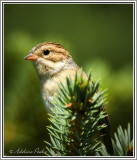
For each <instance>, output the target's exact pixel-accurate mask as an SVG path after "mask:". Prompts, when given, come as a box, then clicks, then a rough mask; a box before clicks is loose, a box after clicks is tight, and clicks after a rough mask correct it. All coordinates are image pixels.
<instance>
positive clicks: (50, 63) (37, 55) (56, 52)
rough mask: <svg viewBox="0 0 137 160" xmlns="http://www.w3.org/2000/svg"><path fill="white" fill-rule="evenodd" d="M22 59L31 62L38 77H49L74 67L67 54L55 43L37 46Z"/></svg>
mask: <svg viewBox="0 0 137 160" xmlns="http://www.w3.org/2000/svg"><path fill="white" fill-rule="evenodd" d="M24 59H25V60H30V61H32V62H33V64H34V66H35V68H36V70H37V72H38V75H39V76H43V75H44V76H45V75H46V76H51V75H54V74H56V73H58V72H60V71H62V70H65V69H69V68H71V67H73V66H76V64H75V62H74V61H73V59H72V57H71V56H70V54H69V52H68V51H67V50H66V49H65V48H64V47H63V46H62V45H60V44H58V43H55V42H44V43H41V44H38V45H37V46H36V47H34V48H32V49H31V50H30V54H28V55H27V56H26V57H25V58H24Z"/></svg>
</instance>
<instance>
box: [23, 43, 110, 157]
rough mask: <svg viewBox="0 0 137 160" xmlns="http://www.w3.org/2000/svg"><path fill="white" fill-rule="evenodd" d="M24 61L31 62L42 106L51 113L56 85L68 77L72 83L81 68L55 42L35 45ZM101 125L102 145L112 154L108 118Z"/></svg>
mask: <svg viewBox="0 0 137 160" xmlns="http://www.w3.org/2000/svg"><path fill="white" fill-rule="evenodd" d="M24 59H25V60H29V61H32V63H33V65H34V67H35V69H36V72H37V75H38V77H39V80H40V90H41V95H42V99H43V103H44V106H45V107H46V110H47V112H49V113H51V112H52V111H51V108H54V106H53V104H52V103H51V102H52V101H53V99H54V96H55V95H56V94H57V88H58V83H59V82H62V83H63V84H64V83H65V82H66V77H67V76H68V75H70V76H71V78H72V80H73V81H74V79H75V74H76V72H77V73H81V68H80V67H79V66H78V65H77V64H76V63H75V61H74V60H73V58H72V56H71V55H70V53H69V52H68V50H66V49H65V48H64V47H63V46H62V45H61V44H59V43H56V42H44V43H40V44H38V45H36V46H35V47H33V48H32V49H31V50H30V52H29V54H28V55H27V56H25V58H24ZM82 75H83V77H84V78H87V75H86V73H85V72H83V71H82ZM102 110H103V111H104V110H106V109H105V107H104V106H103V107H102V108H101V110H100V111H102ZM101 123H102V124H106V125H107V127H106V128H105V129H103V134H106V136H104V143H105V144H107V146H108V147H107V150H108V152H109V153H110V154H113V147H112V142H111V136H110V122H109V119H108V116H107V117H105V118H104V119H103V120H102V122H101Z"/></svg>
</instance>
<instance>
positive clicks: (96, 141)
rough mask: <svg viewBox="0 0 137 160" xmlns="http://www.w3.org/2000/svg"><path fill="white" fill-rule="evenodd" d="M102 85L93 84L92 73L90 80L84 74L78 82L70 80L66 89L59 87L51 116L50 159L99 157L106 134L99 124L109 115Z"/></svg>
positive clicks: (76, 76) (48, 149) (76, 78)
mask: <svg viewBox="0 0 137 160" xmlns="http://www.w3.org/2000/svg"><path fill="white" fill-rule="evenodd" d="M98 87H99V81H98V82H96V83H93V81H92V80H91V73H90V74H89V76H88V78H87V79H84V78H83V73H82V72H81V74H80V75H78V73H76V74H75V80H74V81H72V79H71V77H70V76H69V77H67V78H66V85H64V84H63V83H60V84H59V89H58V90H57V91H58V94H57V95H56V97H55V99H54V102H53V105H54V109H53V110H52V112H53V113H52V114H49V116H50V118H49V120H50V122H51V126H48V131H49V134H50V139H51V144H50V145H49V143H47V144H48V145H49V148H47V152H48V153H47V155H51V156H55V155H56V156H59V155H60V156H65V155H67V156H87V155H95V153H96V152H97V151H98V150H99V149H100V144H101V138H102V136H103V135H102V134H101V133H100V130H102V129H104V128H105V127H106V125H105V124H99V121H100V120H102V119H104V118H105V117H106V116H107V115H106V113H105V112H103V111H101V112H100V108H101V107H102V106H103V105H104V99H103V98H102V96H103V94H104V91H103V92H100V91H99V90H98Z"/></svg>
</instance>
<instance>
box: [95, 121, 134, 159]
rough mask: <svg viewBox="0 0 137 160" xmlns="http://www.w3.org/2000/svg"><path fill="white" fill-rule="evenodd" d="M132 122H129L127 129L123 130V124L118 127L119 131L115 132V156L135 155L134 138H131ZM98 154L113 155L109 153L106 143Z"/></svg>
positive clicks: (113, 141) (113, 142) (113, 143)
mask: <svg viewBox="0 0 137 160" xmlns="http://www.w3.org/2000/svg"><path fill="white" fill-rule="evenodd" d="M130 132H131V131H130V123H128V126H127V129H125V130H123V129H122V127H121V126H119V127H118V128H117V133H114V137H115V140H113V139H112V145H113V149H114V155H113V156H132V155H133V140H131V133H130ZM96 155H97V156H112V155H110V154H109V153H108V151H107V149H106V147H105V145H104V144H102V147H101V149H100V151H99V152H98V153H97V154H96Z"/></svg>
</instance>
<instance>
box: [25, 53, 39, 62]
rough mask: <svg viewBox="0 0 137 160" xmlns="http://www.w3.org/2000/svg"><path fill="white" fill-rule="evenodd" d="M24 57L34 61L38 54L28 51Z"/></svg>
mask: <svg viewBox="0 0 137 160" xmlns="http://www.w3.org/2000/svg"><path fill="white" fill-rule="evenodd" d="M24 59H25V60H30V61H36V60H37V59H38V56H37V55H35V54H33V53H30V54H28V55H27V56H26V57H24Z"/></svg>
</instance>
